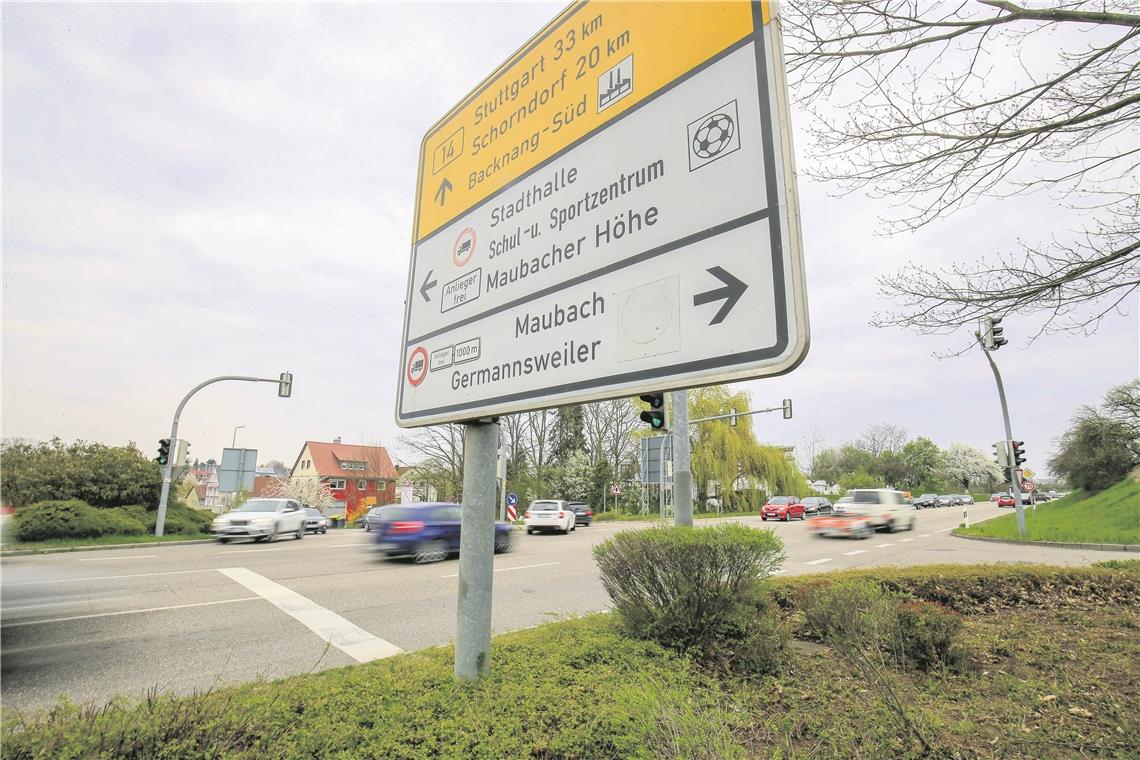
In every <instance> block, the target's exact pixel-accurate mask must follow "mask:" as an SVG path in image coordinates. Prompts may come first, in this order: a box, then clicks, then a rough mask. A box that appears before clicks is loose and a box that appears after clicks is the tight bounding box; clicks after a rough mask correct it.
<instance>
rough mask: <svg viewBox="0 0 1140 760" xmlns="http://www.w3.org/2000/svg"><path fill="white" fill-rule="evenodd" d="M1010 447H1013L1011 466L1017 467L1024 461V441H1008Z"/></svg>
mask: <svg viewBox="0 0 1140 760" xmlns="http://www.w3.org/2000/svg"><path fill="white" fill-rule="evenodd" d="M1009 443H1010V448H1011V449H1013V466H1014V467H1017V468H1018V469H1020V468H1021V465H1022V464H1023V463H1024V462H1025V441H1010V442H1009Z"/></svg>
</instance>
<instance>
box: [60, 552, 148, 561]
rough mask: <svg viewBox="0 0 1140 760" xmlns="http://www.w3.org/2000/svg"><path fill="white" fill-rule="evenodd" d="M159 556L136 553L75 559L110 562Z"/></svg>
mask: <svg viewBox="0 0 1140 760" xmlns="http://www.w3.org/2000/svg"><path fill="white" fill-rule="evenodd" d="M157 556H158V555H157V554H134V555H130V556H125V557H85V558H83V559H77V560H75V561H76V562H110V561H111V560H116V559H154V558H155V557H157Z"/></svg>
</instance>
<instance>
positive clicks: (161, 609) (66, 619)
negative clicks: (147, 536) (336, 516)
mask: <svg viewBox="0 0 1140 760" xmlns="http://www.w3.org/2000/svg"><path fill="white" fill-rule="evenodd" d="M260 599H261V597H259V596H243V597H241V598H239V599H219V600H218V601H216V602H194V603H193V604H173V605H170V606H169V607H148V608H147V609H145V610H120V611H118V612H97V613H95V614H93V615H72V616H71V617H61V618H50V619H48V620H27V621H24V622H22V623H4V624H3V627H4V628H16V627H18V626H25V625H45V624H47V623H70V622H71V621H73V620H91V619H92V618H104V617H115V616H117V615H138V614H140V613H143V612H165V611H167V610H184V609H187V608H189V607H209V606H210V605H212V604H232V603H233V602H256V601H260Z"/></svg>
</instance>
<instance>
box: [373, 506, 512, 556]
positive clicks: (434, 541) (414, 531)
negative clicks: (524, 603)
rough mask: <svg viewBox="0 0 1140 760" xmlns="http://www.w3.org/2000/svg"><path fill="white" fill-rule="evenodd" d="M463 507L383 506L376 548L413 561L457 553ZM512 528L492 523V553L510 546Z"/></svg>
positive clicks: (381, 551)
mask: <svg viewBox="0 0 1140 760" xmlns="http://www.w3.org/2000/svg"><path fill="white" fill-rule="evenodd" d="M462 515H463V507H462V506H461V505H459V504H451V503H428V504H400V505H391V506H387V507H384V511H383V512H382V513H381V514H380V521H379V525H378V526H377V527H374V528H372V530H373V532H375V533H376V548H377V549H379V551H380V554H381V555H382V556H384V557H411V558H412V559H413V560H414V561H415V562H416V563H417V564H425V563H428V562H441V561H442V560H445V559H447V558H448V557H449V556H451V555H452V554H458V553H459V529H460V524H461V518H462ZM512 531H513V528H512V527H511V526H510V525H509V524H507V523H503V522H496V523H495V553H496V554H502V553H503V552H506V551H510V549H511V533H512Z"/></svg>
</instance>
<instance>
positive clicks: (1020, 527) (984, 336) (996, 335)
mask: <svg viewBox="0 0 1140 760" xmlns="http://www.w3.org/2000/svg"><path fill="white" fill-rule="evenodd" d="M998 322H1001V320H1000V319H998V320H994V319H993V318H991V317H986V318H985V319H983V320H982V329H981V331H979V332H977V333H974V337H976V338H977V339H978V343H979V344H980V345H981V347H982V353H983V354H985V356H986V361H988V362H989V363H990V369H992V370H993V372H994V380H996V381H997V389H998V399H1000V401H1001V416H1002V421H1003V422H1004V423H1005V440H1006V445H1007V446H1010V445H1011V442H1012V441H1013V428H1012V427H1011V426H1010V424H1009V406H1008V405H1007V404H1006V402H1005V385H1004V384H1002V381H1001V372H999V371H998V367H997V364H995V363H994V360H993V357H992V356H990V352H992V351H997V350H998V349H999V348H1001V347H1002V346H1003V345H1005V344H1006V343H1007V342H1008V341H1007V340H1006V339H1005V338H1003V337H1002V335H1001V333H1002V329H1001V328H1000V327H997V326H996V323H998ZM1009 458H1010V462H1009V485H1010V488H1011V490H1012V491H1013V507H1014V509H1015V510H1016V511H1017V535H1019V536H1021V537H1022V538H1024V537H1025V508H1024V507H1023V506H1022V504H1021V484H1020V483H1019V482H1018V477H1017V464H1016V463H1015V462H1014V461H1013V452H1012V451H1010V457H1009Z"/></svg>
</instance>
